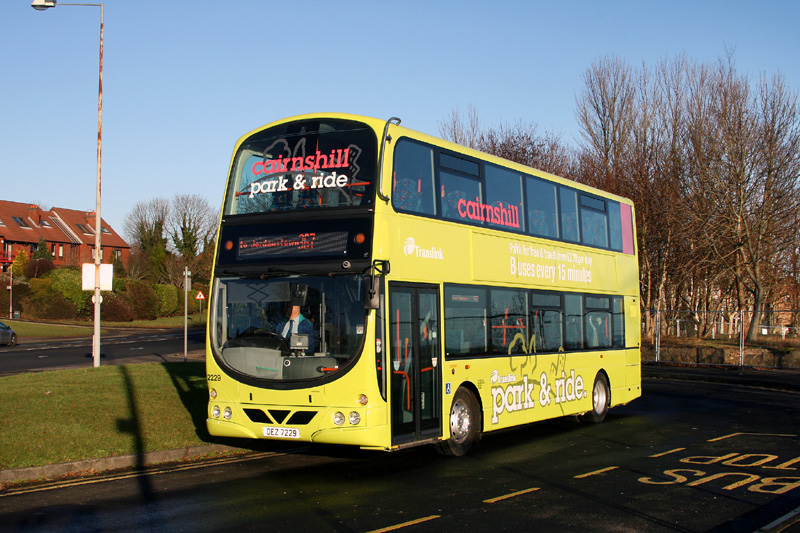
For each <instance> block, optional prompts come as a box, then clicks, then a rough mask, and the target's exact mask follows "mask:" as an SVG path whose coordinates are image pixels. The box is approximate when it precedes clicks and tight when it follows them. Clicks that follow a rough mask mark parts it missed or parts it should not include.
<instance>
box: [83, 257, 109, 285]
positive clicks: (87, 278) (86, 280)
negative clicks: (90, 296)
mask: <svg viewBox="0 0 800 533" xmlns="http://www.w3.org/2000/svg"><path fill="white" fill-rule="evenodd" d="M82 273H83V276H82V277H81V288H82V289H83V290H85V291H93V290H94V273H95V264H94V263H84V264H83V265H82ZM113 280H114V265H111V264H102V265H100V290H101V291H110V290H112V289H113V283H112V282H113Z"/></svg>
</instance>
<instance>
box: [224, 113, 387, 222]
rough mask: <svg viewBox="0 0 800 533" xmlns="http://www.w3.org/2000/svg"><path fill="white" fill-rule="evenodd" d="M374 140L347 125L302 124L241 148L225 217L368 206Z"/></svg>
mask: <svg viewBox="0 0 800 533" xmlns="http://www.w3.org/2000/svg"><path fill="white" fill-rule="evenodd" d="M376 162H377V138H376V137H375V133H374V132H373V131H372V129H370V128H368V127H367V126H366V125H364V124H362V123H360V122H355V121H350V120H334V119H315V120H301V121H296V122H291V123H288V124H283V125H281V126H276V127H274V128H270V129H268V130H265V131H260V132H258V133H256V134H254V135H252V136H251V137H250V138H248V139H246V140H245V141H244V142H242V144H241V146H240V147H239V150H238V151H237V153H236V156H235V158H234V162H233V166H232V169H231V178H230V187H229V189H228V192H227V196H226V199H225V209H224V214H225V215H241V214H251V213H269V212H282V211H295V210H307V209H319V208H337V207H352V206H364V205H371V204H372V201H373V191H374V181H375V167H376Z"/></svg>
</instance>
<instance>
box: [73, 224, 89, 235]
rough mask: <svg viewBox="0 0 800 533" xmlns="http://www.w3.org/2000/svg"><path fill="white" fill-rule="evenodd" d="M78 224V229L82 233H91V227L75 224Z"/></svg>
mask: <svg viewBox="0 0 800 533" xmlns="http://www.w3.org/2000/svg"><path fill="white" fill-rule="evenodd" d="M75 225H76V226H78V229H79V230H81V231H82V232H83V234H84V235H93V233H92V230H91V228H89V226H87V225H86V224H75Z"/></svg>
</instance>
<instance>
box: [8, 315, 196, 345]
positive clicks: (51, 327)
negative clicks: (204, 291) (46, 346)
mask: <svg viewBox="0 0 800 533" xmlns="http://www.w3.org/2000/svg"><path fill="white" fill-rule="evenodd" d="M0 321H2V322H3V323H4V324H6V325H7V326H10V327H11V329H13V330H14V331H15V332H16V333H17V336H18V337H19V338H20V340H22V341H24V340H25V338H30V337H86V336H89V337H91V336H92V333H93V332H94V324H93V323H92V322H91V321H89V322H69V323H65V322H60V323H39V322H28V321H23V320H9V319H7V318H3V319H0ZM183 323H184V318H183V315H180V316H172V317H167V318H157V319H156V320H134V321H133V322H104V321H103V319H102V317H101V318H100V325H101V328H102V329H101V332H100V334H101V335H103V334H104V332H105V331H106V328H138V329H142V328H143V329H149V328H155V329H157V328H182V327H183ZM205 324H206V315H205V313H204V314H199V313H198V314H194V315H190V316H189V320H188V325H189V327H190V328H197V327H205Z"/></svg>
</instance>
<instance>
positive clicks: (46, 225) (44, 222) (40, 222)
mask: <svg viewBox="0 0 800 533" xmlns="http://www.w3.org/2000/svg"><path fill="white" fill-rule="evenodd" d="M39 224H41V225H42V227H43V228H49V227H51V226H50V223H49V222H48V221H46V220H45V219H42V220H40V221H39Z"/></svg>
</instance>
